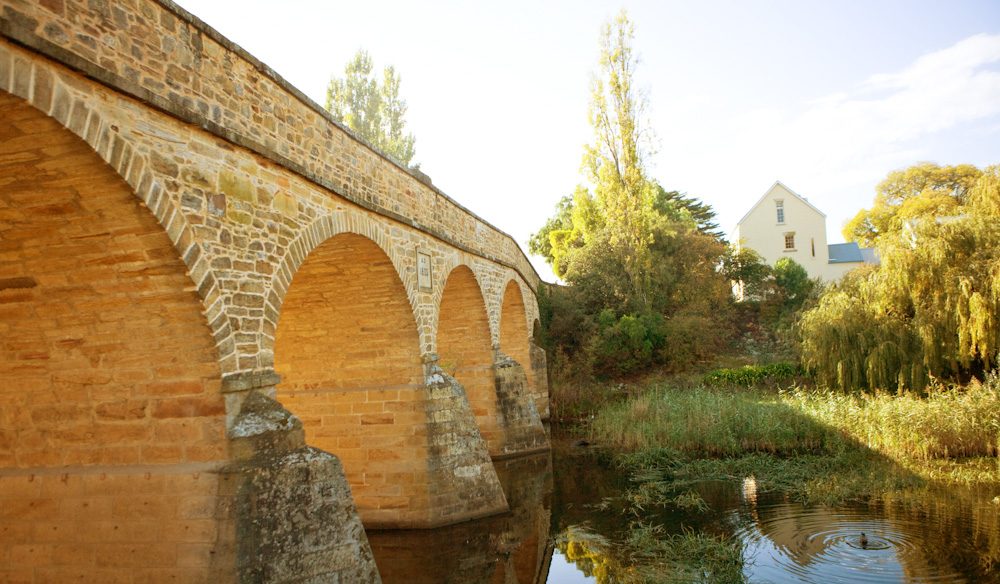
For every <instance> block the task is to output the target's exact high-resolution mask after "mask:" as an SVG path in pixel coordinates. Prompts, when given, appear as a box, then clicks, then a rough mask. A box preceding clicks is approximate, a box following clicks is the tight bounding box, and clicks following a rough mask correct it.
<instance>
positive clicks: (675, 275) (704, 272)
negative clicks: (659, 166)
mask: <svg viewBox="0 0 1000 584" xmlns="http://www.w3.org/2000/svg"><path fill="white" fill-rule="evenodd" d="M633 38H634V27H633V24H632V22H631V21H630V20H629V18H628V16H627V15H626V14H625V13H624V12H621V13H620V14H619V15H618V16H616V17H615V18H614V19H613V20H612V21H611V22H609V23H607V24H606V25H605V26H604V27H603V29H602V33H601V41H600V56H599V60H598V70H597V73H596V75H595V76H594V80H593V84H592V92H591V106H590V111H589V116H588V118H589V122H590V124H591V126H592V128H593V130H594V139H593V142H592V143H591V144H589V145H587V146H586V147H585V149H584V156H583V172H584V178H585V179H586V183H587V184H586V186H578V187H577V188H576V189H575V191H574V192H573V195H572V196H565V197H563V198H562V199H561V200H560V201H559V203H558V205H557V208H556V213H555V215H554V216H553V217H551V218H550V219H549V220H548V221H547V222H546V223H545V225H543V226H542V228H541V229H540V230H539V231H538V232H536V233H535V234H534V235H533V236H532V237H531V240H530V250H531V251H532V252H533V253H537V254H541V255H543V256H545V257H546V259H547V260H548V261H549V263H550V264H551V265H552V267H553V271H554V272H555V273H556V275H558V276H559V277H561V278H562V279H563V280H565V281H566V282H567V284H569V286H568V287H566V288H559V289H557V290H555V291H553V293H552V297H551V299H550V300H551V306H550V308H551V310H548V309H547V312H546V314H548V315H549V318H548V319H547V322H546V325H547V329H548V331H549V338H550V339H552V341H553V343H555V344H556V345H557V347H555V349H556V352H557V353H558V352H559V351H565V352H567V353H573V354H574V355H573V356H574V357H575V358H574V366H576V367H579V368H581V369H583V368H586V367H587V364H588V363H589V364H590V365H591V366H592V368H593V371H594V372H595V373H597V374H599V375H616V374H625V373H629V372H633V371H637V370H641V369H643V368H646V367H649V366H651V365H654V364H659V365H665V366H668V367H675V368H679V367H683V366H684V365H687V364H690V362H691V361H693V360H696V359H698V358H700V357H703V356H706V355H707V354H710V353H711V352H712V351H713V350H714V349H715V348H716V347H717V345H718V342H719V339H720V338H725V336H724V335H720V334H719V330H718V327H717V326H713V323H714V322H715V319H717V318H719V317H720V316H721V315H724V314H725V312H726V311H725V308H726V307H727V306H728V301H729V297H730V292H729V285H728V281H727V280H726V279H725V277H724V276H722V274H721V273H720V272H719V270H718V267H719V265H720V263H721V259H722V257H723V255H724V254H725V245H724V244H723V243H722V242H721V240H720V238H719V237H718V234H717V233H714V231H715V230H716V229H717V225H716V224H715V223H714V212H713V211H712V209H711V207H709V206H708V205H705V204H704V203H701V202H700V201H698V200H697V199H694V198H693V197H689V196H687V195H683V194H681V193H678V192H676V191H667V190H665V189H663V188H662V187H660V185H659V184H657V183H656V182H655V181H654V180H652V179H651V178H649V176H648V170H647V168H646V162H645V158H646V155H647V148H646V146H645V145H646V144H647V143H648V138H649V135H650V129H649V128H648V127H647V125H646V121H645V119H644V116H643V110H644V107H645V101H644V98H643V96H642V94H641V92H639V91H638V90H637V89H636V88H635V85H634V73H635V68H636V64H637V59H636V54H635V50H634V47H633V44H632V43H633ZM668 338H669V339H671V341H672V342H671V345H670V348H669V351H668V350H667V345H666V342H667V339H668Z"/></svg>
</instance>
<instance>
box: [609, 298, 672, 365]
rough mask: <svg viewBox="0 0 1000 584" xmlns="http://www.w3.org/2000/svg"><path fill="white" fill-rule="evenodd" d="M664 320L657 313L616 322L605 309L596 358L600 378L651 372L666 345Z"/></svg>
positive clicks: (633, 316) (610, 312)
mask: <svg viewBox="0 0 1000 584" xmlns="http://www.w3.org/2000/svg"><path fill="white" fill-rule="evenodd" d="M663 324H664V323H663V317H662V316H660V315H659V314H656V313H647V314H641V315H638V316H636V315H631V314H626V315H624V316H622V317H621V318H616V316H615V313H614V311H612V310H610V309H605V310H603V311H601V313H600V314H599V315H598V317H597V335H596V336H595V337H594V343H595V344H596V347H595V350H594V355H595V359H596V363H595V369H596V371H597V372H598V373H599V374H605V375H625V374H629V373H634V372H636V371H641V370H643V369H648V368H649V367H650V366H651V365H652V364H653V363H654V357H655V355H656V354H657V353H658V352H659V351H661V350H662V349H663V347H664V345H665V343H666V340H667V339H666V335H665V334H664V326H663Z"/></svg>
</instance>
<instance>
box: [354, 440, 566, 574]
mask: <svg viewBox="0 0 1000 584" xmlns="http://www.w3.org/2000/svg"><path fill="white" fill-rule="evenodd" d="M495 464H496V467H497V475H498V476H499V478H500V483H501V484H502V485H503V489H504V494H505V495H506V496H507V502H508V503H509V504H510V508H511V511H510V513H507V514H504V515H499V516H495V517H489V518H486V519H481V520H478V521H470V522H467V523H462V524H459V525H452V526H449V527H443V528H439V529H431V530H394V531H374V530H372V531H368V541H369V543H370V545H371V547H372V552H373V553H374V555H375V563H376V564H377V565H378V568H379V572H380V573H381V575H382V582H383V583H384V584H394V583H403V584H423V583H427V584H432V583H434V584H438V583H455V584H459V583H461V584H479V583H490V584H493V583H497V584H536V583H538V582H544V581H545V576H544V574H545V573H546V572H547V571H548V562H549V561H550V559H551V555H552V550H551V547H550V546H549V541H550V540H549V524H550V521H551V507H552V505H551V493H552V459H551V455H550V454H549V453H544V454H539V455H535V456H530V457H524V458H517V459H511V460H505V461H497V462H496V463H495Z"/></svg>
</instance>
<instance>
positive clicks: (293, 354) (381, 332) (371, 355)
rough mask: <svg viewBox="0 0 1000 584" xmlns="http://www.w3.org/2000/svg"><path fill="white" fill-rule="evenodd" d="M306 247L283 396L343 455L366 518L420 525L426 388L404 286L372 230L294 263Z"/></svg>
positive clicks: (284, 308)
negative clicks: (371, 234) (371, 232)
mask: <svg viewBox="0 0 1000 584" xmlns="http://www.w3.org/2000/svg"><path fill="white" fill-rule="evenodd" d="M322 225H324V226H325V227H323V229H325V230H331V229H332V228H333V227H334V224H333V223H332V222H329V221H324V222H323V223H322ZM314 233H316V232H314ZM319 233H322V231H319ZM299 241H308V239H306V238H305V237H303V238H300V240H299ZM303 245H304V244H300V245H299V246H295V247H293V249H294V250H297V251H293V252H292V253H290V254H289V257H290V258H292V260H293V261H295V263H297V264H298V267H297V270H296V271H295V273H294V276H292V278H291V281H290V283H289V285H288V289H287V292H286V293H285V294H284V295H283V299H282V302H281V307H280V308H281V312H280V317H279V319H278V322H277V330H276V335H275V344H274V351H275V368H276V370H277V372H278V373H279V374H280V375H281V376H282V380H281V382H280V383H279V384H278V386H277V397H278V400H279V401H280V402H281V403H282V404H283V405H284V406H285V407H287V408H288V409H289V410H290V411H292V412H293V413H295V414H296V415H297V416H298V417H299V418H300V419H301V420H302V423H303V425H304V427H305V432H306V441H307V443H309V444H310V445H312V446H315V447H317V448H320V449H322V450H326V451H328V452H331V453H333V454H335V455H337V456H338V457H339V458H340V459H341V461H342V463H343V465H344V470H345V473H346V475H347V479H348V482H349V483H350V485H351V489H352V491H353V494H354V499H355V502H356V504H357V506H358V509H359V511H360V513H361V517H362V521H364V522H365V523H366V525H369V526H370V525H377V524H405V523H407V522H409V523H417V522H419V518H420V513H421V512H426V510H427V508H428V507H429V504H430V503H429V500H430V493H429V490H428V483H427V480H428V477H427V473H426V461H427V460H428V457H429V455H428V452H427V450H428V445H427V441H426V419H425V414H424V409H423V408H424V400H425V391H426V390H425V387H424V370H423V361H422V357H421V352H420V339H419V334H418V331H417V324H416V320H415V318H414V314H413V310H412V306H411V304H410V301H409V299H408V295H407V291H406V288H405V286H404V284H403V281H402V280H401V279H400V277H399V273H398V271H397V268H396V266H395V264H394V263H393V262H392V260H391V258H390V256H389V255H388V254H387V253H386V251H385V250H384V249H383V248H382V247H381V246H380V245H378V244H377V243H376V242H375V241H373V240H372V239H370V238H368V237H366V236H363V235H359V234H357V233H355V232H353V231H341V232H339V233H337V234H335V235H333V236H332V237H329V238H328V239H326V240H325V241H323V242H321V243H320V244H319V245H316V246H315V247H314V248H313V249H311V250H310V251H309V252H308V255H307V256H306V257H305V258H304V261H303V260H298V261H296V260H297V256H298V254H299V253H301V252H302V251H304V249H305V248H304V247H303Z"/></svg>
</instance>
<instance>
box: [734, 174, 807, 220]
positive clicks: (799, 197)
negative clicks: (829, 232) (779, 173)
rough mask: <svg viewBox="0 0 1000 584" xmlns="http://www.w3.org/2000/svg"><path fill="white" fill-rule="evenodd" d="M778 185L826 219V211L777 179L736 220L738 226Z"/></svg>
mask: <svg viewBox="0 0 1000 584" xmlns="http://www.w3.org/2000/svg"><path fill="white" fill-rule="evenodd" d="M778 185H781V188H783V189H785V190H786V191H788V192H789V193H791V194H792V196H793V197H795V198H796V199H798V200H800V201H802V202H803V203H805V204H806V206H808V207H809V208H810V209H812V210H813V211H816V212H817V213H819V214H820V216H821V217H823V219H824V220H825V219H826V213H824V212H822V211H820V210H819V209H817V208H816V206H815V205H813V204H812V203H810V202H809V201H807V200H806V198H805V197H803V196H802V195H800V194H798V193H796V192H795V191H793V190H792V189H790V188H788V185H786V184H785V183H783V182H781V181H780V180H776V181H774V184H773V185H771V188H769V189H767V190H766V191H764V194H763V195H761V197H760V198H759V199H757V202H756V203H754V204H753V207H750V210H749V211H747V212H746V215H744V216H743V218H742V219H740V220H739V221H737V222H736V226H737V227H739V226H740V225H743V222H744V221H746V219H747V217H749V216H750V214H751V213H753V212H754V210H755V209H756V208H757V207H759V206H760V204H761V203H763V202H764V199H766V198H767V196H768V195H770V194H771V191H773V190H774V189H775V188H777V187H778Z"/></svg>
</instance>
